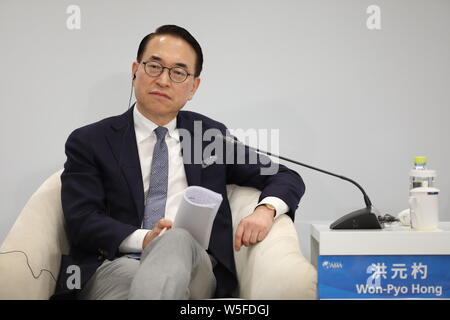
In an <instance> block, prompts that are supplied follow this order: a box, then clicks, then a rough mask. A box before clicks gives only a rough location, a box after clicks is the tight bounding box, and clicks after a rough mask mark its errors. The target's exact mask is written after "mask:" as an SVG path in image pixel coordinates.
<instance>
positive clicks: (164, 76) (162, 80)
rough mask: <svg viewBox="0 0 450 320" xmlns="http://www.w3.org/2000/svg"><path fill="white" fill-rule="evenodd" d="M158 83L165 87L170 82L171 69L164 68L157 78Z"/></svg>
mask: <svg viewBox="0 0 450 320" xmlns="http://www.w3.org/2000/svg"><path fill="white" fill-rule="evenodd" d="M156 81H157V83H158V84H159V85H161V86H163V87H166V86H168V85H169V84H170V81H171V80H170V76H169V69H167V68H164V69H163V71H162V73H161V74H160V75H159V77H158V78H157V80H156Z"/></svg>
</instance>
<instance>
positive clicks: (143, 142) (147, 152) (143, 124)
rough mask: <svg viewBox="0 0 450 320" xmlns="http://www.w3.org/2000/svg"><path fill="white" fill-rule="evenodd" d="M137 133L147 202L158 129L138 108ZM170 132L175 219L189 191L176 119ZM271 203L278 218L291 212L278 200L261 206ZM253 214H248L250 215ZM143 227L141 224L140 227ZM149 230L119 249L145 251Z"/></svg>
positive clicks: (170, 196)
mask: <svg viewBox="0 0 450 320" xmlns="http://www.w3.org/2000/svg"><path fill="white" fill-rule="evenodd" d="M133 119H134V130H135V132H136V143H137V148H138V152H139V161H140V164H141V171H142V182H143V185H144V199H147V194H148V189H149V187H150V168H151V165H152V157H153V148H154V146H155V143H156V135H155V133H154V132H153V130H154V129H156V128H157V127H158V125H156V124H155V123H153V122H152V121H150V120H149V119H147V118H146V117H144V116H143V115H142V114H141V113H140V112H139V110H138V109H137V107H135V108H134V110H133ZM164 127H166V128H167V129H168V132H167V135H166V137H165V141H166V144H167V149H168V155H169V177H168V185H167V201H166V210H165V215H164V217H165V218H166V219H170V220H172V221H174V220H175V216H176V213H177V211H178V207H179V205H180V203H181V199H182V196H183V192H184V190H185V189H186V188H187V186H188V184H187V180H186V173H185V171H184V164H183V157H182V154H181V144H180V136H179V133H178V130H177V128H176V127H177V118H176V117H175V118H174V119H173V120H172V121H170V122H169V123H168V124H166V125H165V126H164ZM265 203H268V204H271V205H273V206H274V207H275V208H276V217H277V216H279V215H280V214H284V213H286V212H288V210H289V208H288V206H287V204H286V203H285V202H284V201H283V200H281V199H279V198H277V197H266V198H264V199H263V200H262V201H261V202H260V203H258V205H261V204H265ZM250 213H251V212H249V214H250ZM141 226H142V225H141ZM148 231H149V230H147V229H138V230H136V231H135V232H133V233H132V234H130V235H129V236H128V237H127V238H125V239H124V240H123V241H122V243H121V244H120V246H119V251H120V252H123V253H137V252H141V251H142V243H143V241H144V238H145V235H146V234H147V232H148Z"/></svg>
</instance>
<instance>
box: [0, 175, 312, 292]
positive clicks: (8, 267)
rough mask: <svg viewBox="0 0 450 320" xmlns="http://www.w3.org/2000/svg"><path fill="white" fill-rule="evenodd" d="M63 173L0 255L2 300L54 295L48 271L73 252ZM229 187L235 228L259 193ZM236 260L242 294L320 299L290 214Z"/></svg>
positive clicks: (46, 186)
mask: <svg viewBox="0 0 450 320" xmlns="http://www.w3.org/2000/svg"><path fill="white" fill-rule="evenodd" d="M61 172H62V170H60V171H58V172H56V173H54V174H53V175H52V176H50V177H49V178H48V179H47V180H46V181H45V182H44V183H43V184H42V185H41V186H40V187H39V189H38V190H37V191H36V192H35V193H34V194H33V195H32V197H31V198H30V200H29V201H28V202H27V204H26V205H25V207H24V209H23V210H22V212H21V213H20V215H19V217H18V218H17V220H16V222H15V224H14V226H13V227H12V229H11V230H10V232H9V234H8V236H7V237H6V239H5V241H4V242H3V244H2V246H1V247H0V252H2V253H5V254H0V284H1V285H0V299H48V298H49V297H50V296H51V295H52V294H53V291H54V289H55V280H54V279H53V277H52V275H51V274H50V273H49V272H47V271H45V269H46V270H48V271H50V272H51V273H52V274H53V275H54V277H57V275H58V271H59V265H60V257H61V254H67V253H68V251H69V244H68V240H67V236H66V232H65V230H64V216H63V213H62V207H61V192H60V190H61V181H60V175H61ZM227 189H228V190H227V191H228V198H229V200H230V205H231V212H232V215H233V229H234V230H235V229H236V227H237V225H238V223H239V221H240V220H241V219H242V218H243V217H245V216H246V215H248V214H250V213H251V212H252V210H253V208H254V207H255V205H256V203H257V201H258V197H259V194H260V192H259V191H258V190H256V189H253V188H248V187H240V186H236V185H229V186H228V187H227ZM7 252H9V253H7ZM24 253H26V255H25V254H24ZM235 260H236V268H237V273H238V280H239V297H240V298H243V299H315V298H316V293H317V272H316V270H315V268H314V267H313V266H312V265H311V264H310V263H309V262H308V261H307V260H306V259H305V258H304V257H303V255H302V253H301V251H300V247H299V241H298V237H297V233H296V230H295V228H294V224H293V223H292V221H291V219H290V218H289V217H288V216H285V215H283V216H280V217H278V218H277V219H276V220H275V223H274V225H273V227H272V229H271V231H270V233H269V234H268V236H267V237H266V239H265V240H264V241H262V242H260V243H258V244H257V245H254V246H251V247H242V248H241V250H240V251H239V252H235ZM30 269H31V270H32V271H33V272H31V270H30ZM42 270H44V271H42Z"/></svg>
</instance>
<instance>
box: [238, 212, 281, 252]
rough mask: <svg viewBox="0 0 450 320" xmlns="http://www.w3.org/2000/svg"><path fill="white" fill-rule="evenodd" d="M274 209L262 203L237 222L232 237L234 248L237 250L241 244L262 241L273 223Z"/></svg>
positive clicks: (245, 244)
mask: <svg viewBox="0 0 450 320" xmlns="http://www.w3.org/2000/svg"><path fill="white" fill-rule="evenodd" d="M274 216H275V210H272V209H269V208H267V207H266V206H264V205H260V206H258V207H256V209H255V211H253V213H252V214H251V215H249V216H247V217H245V218H244V219H242V220H241V222H239V225H238V227H237V229H236V235H235V237H234V249H235V250H236V251H239V250H240V249H241V246H242V245H244V246H247V247H248V246H250V245H252V244H255V243H258V242H260V241H263V240H264V238H265V237H266V236H267V234H268V233H269V231H270V229H271V228H272V225H273V218H274Z"/></svg>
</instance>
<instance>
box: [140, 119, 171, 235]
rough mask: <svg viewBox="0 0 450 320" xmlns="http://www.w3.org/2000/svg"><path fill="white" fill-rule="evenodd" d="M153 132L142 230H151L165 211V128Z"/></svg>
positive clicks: (166, 165)
mask: <svg viewBox="0 0 450 320" xmlns="http://www.w3.org/2000/svg"><path fill="white" fill-rule="evenodd" d="M154 131H155V134H156V138H157V141H156V144H155V148H154V149H153V160H152V168H151V171H150V187H149V190H148V194H147V201H146V204H145V211H144V221H143V228H144V229H153V228H154V226H155V224H156V223H157V222H158V221H159V220H160V219H161V218H164V212H165V210H166V200H167V184H168V176H169V155H168V151H167V144H166V141H165V137H166V133H167V128H165V127H158V128H156V129H155V130H154Z"/></svg>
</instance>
